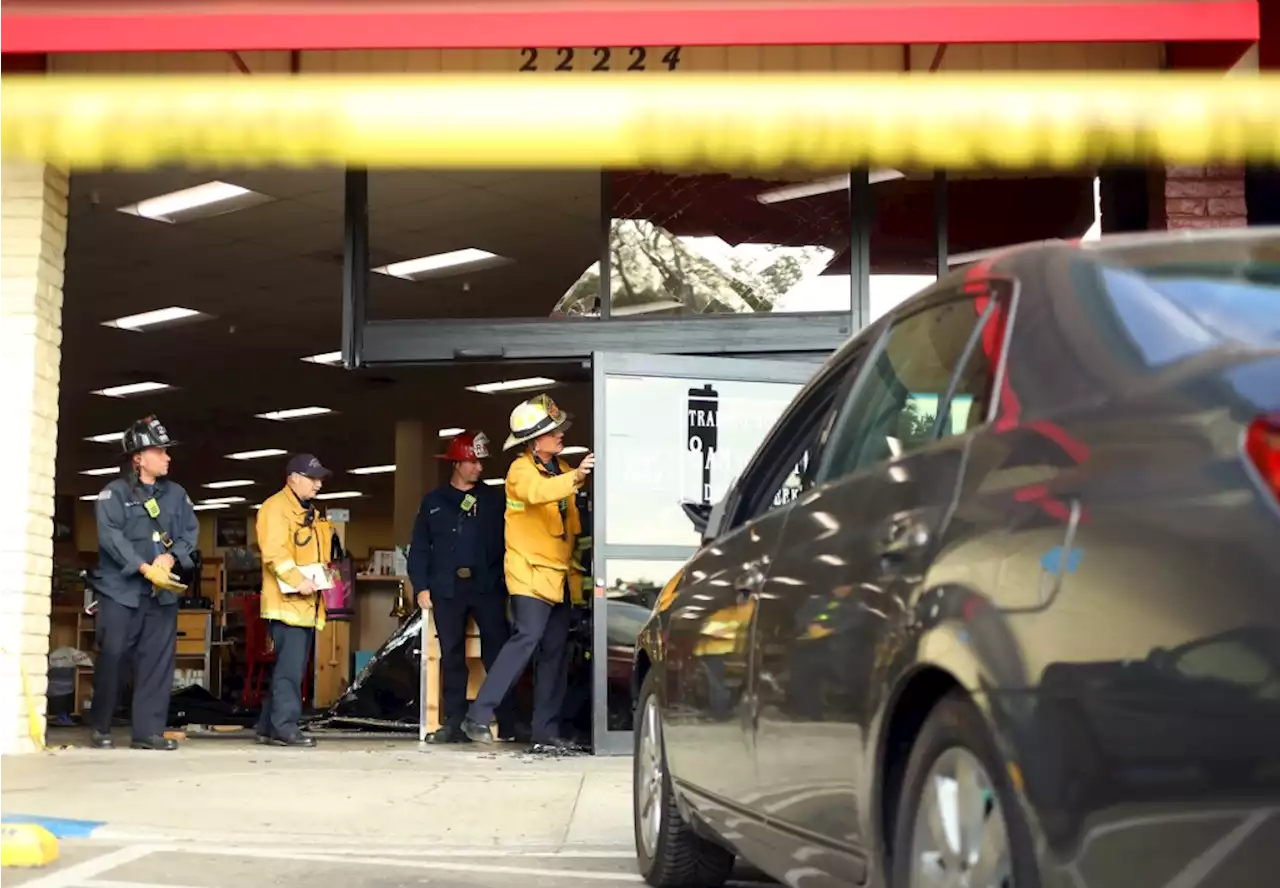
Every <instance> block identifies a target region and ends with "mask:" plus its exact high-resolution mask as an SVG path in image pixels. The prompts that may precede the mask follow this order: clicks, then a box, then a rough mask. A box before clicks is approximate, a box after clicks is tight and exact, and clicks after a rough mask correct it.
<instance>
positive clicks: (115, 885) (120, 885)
mask: <svg viewBox="0 0 1280 888" xmlns="http://www.w3.org/2000/svg"><path fill="white" fill-rule="evenodd" d="M24 888H25V886H24ZM75 888H185V886H182V885H173V884H170V883H169V882H122V881H120V880H119V879H85V880H84V881H83V882H77V883H76V886H75Z"/></svg>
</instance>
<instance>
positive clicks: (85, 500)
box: [80, 493, 98, 503]
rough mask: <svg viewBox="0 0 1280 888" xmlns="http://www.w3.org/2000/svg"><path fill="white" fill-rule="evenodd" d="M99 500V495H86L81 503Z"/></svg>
mask: <svg viewBox="0 0 1280 888" xmlns="http://www.w3.org/2000/svg"><path fill="white" fill-rule="evenodd" d="M97 498H98V494H96V493H86V494H85V495H84V496H82V497H80V502H82V503H91V502H93V501H94V500H96V499H97Z"/></svg>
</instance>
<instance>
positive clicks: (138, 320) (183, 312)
mask: <svg viewBox="0 0 1280 888" xmlns="http://www.w3.org/2000/svg"><path fill="white" fill-rule="evenodd" d="M211 317H212V315H208V314H205V313H204V312H202V311H196V310H195V309H194V308H183V307H182V306H180V305H171V306H169V307H168V308H157V309H156V310H155V311H144V312H142V313H141V314H135V315H125V316H124V317H122V318H116V319H115V320H114V321H103V322H102V326H104V327H116V328H118V329H120V330H133V331H135V332H137V331H141V330H145V329H146V328H147V327H161V326H166V327H171V326H174V325H175V324H178V323H182V322H188V323H190V322H193V321H202V320H205V319H206V318H211Z"/></svg>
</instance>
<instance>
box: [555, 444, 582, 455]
mask: <svg viewBox="0 0 1280 888" xmlns="http://www.w3.org/2000/svg"><path fill="white" fill-rule="evenodd" d="M586 452H587V448H585V447H579V446H578V445H576V444H575V445H574V446H572V447H566V448H565V449H564V450H561V451H560V455H561V456H574V455H575V454H578V453H586Z"/></svg>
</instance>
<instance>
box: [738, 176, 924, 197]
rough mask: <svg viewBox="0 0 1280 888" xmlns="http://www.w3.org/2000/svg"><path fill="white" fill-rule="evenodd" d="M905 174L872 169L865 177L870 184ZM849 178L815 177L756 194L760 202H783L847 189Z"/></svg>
mask: <svg viewBox="0 0 1280 888" xmlns="http://www.w3.org/2000/svg"><path fill="white" fill-rule="evenodd" d="M905 178H906V175H905V174H903V173H901V172H899V171H898V170H887V169H886V170H872V171H871V173H870V174H869V175H868V176H867V179H868V180H869V181H870V182H871V184H872V185H878V184H880V183H881V182H891V181H893V180H894V179H905ZM850 184H851V180H850V177H849V174H848V173H845V174H844V175H842V176H831V177H830V178H827V179H815V180H814V181H812V182H799V183H797V184H795V185H783V186H782V187H781V188H773V189H770V190H769V191H764V192H761V193H760V194H757V195H756V200H758V201H759V202H760V203H762V204H775V203H783V202H785V201H788V200H800V199H801V198H805V197H814V196H816V195H819V194H831V193H832V192H835V191H848V190H849V185H850Z"/></svg>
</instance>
